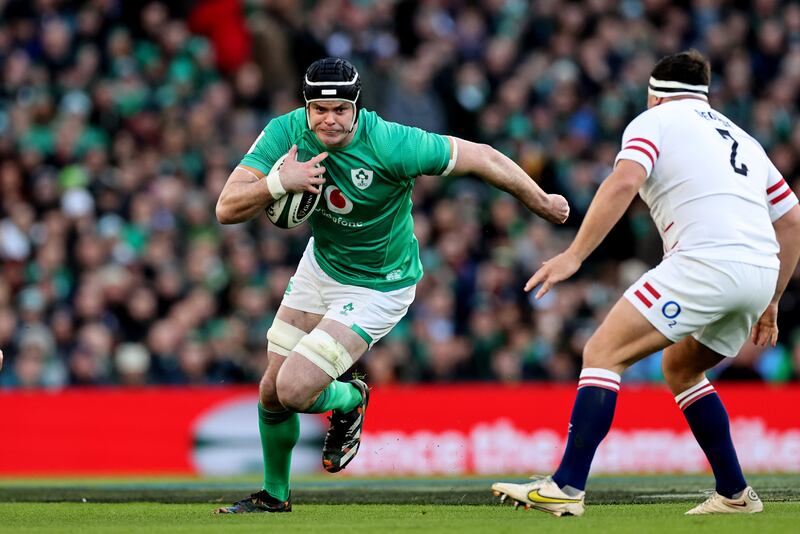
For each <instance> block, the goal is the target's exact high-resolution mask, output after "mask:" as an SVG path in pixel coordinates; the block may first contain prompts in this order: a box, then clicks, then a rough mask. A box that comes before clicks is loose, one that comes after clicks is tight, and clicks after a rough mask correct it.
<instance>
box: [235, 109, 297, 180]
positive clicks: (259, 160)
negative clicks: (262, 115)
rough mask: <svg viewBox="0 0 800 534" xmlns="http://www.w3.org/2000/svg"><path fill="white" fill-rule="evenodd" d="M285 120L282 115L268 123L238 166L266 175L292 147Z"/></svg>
mask: <svg viewBox="0 0 800 534" xmlns="http://www.w3.org/2000/svg"><path fill="white" fill-rule="evenodd" d="M285 119H286V116H285V115H284V116H281V117H276V118H274V119H272V120H271V121H269V123H267V126H266V128H264V130H263V131H262V132H261V134H259V136H258V137H257V138H256V140H255V141H254V142H253V144H252V145H251V146H250V150H248V151H247V154H245V155H244V157H242V160H241V162H240V163H239V164H240V165H246V166H248V167H253V168H254V169H258V170H260V171H261V172H263V173H264V174H268V173H269V171H270V170H271V169H272V166H273V165H274V164H275V162H276V161H278V160H279V159H280V157H281V156H283V155H284V154H286V153H287V152H288V151H289V149H290V148H291V147H292V140H291V137H290V136H289V132H288V130H287V128H286V125H285V124H284V123H285V122H286V120H285Z"/></svg>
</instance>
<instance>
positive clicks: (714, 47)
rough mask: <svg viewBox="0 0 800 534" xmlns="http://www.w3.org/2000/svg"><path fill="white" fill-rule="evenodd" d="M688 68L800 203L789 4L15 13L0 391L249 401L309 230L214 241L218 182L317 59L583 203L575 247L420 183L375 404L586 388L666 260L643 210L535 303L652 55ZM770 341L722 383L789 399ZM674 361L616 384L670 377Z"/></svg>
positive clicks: (51, 2)
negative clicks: (437, 393) (242, 390)
mask: <svg viewBox="0 0 800 534" xmlns="http://www.w3.org/2000/svg"><path fill="white" fill-rule="evenodd" d="M687 47H696V48H697V49H699V50H701V51H702V52H704V53H705V54H707V55H708V56H709V57H710V59H711V62H712V66H713V81H712V89H711V93H712V97H711V100H712V105H713V106H714V107H715V108H717V109H719V110H721V111H722V112H724V113H725V114H726V115H728V116H729V117H730V118H731V119H733V120H734V121H735V122H737V123H738V124H739V125H741V126H742V127H744V128H745V129H746V130H748V131H749V132H751V133H752V134H753V135H754V136H755V137H756V138H757V139H758V140H759V141H760V142H761V143H762V144H763V145H764V147H765V149H766V150H767V151H768V152H769V155H770V156H771V158H772V160H773V161H774V162H775V164H776V165H777V167H778V168H779V169H780V170H781V172H782V173H783V174H784V176H785V177H786V179H787V180H788V181H789V182H790V183H792V184H793V187H794V190H795V191H798V186H800V183H798V180H797V176H798V171H799V170H800V169H799V168H798V167H800V121H798V120H797V118H798V103H800V4H798V3H796V2H778V1H773V0H756V1H754V2H738V1H724V0H695V1H679V2H673V1H668V0H622V1H614V0H587V1H585V2H565V1H556V0H541V1H535V2H530V3H529V2H525V1H522V0H481V1H478V0H474V1H467V0H426V1H416V2H412V1H406V0H399V1H391V0H350V1H344V0H323V1H319V2H311V1H294V0H261V1H257V0H249V1H242V2H237V1H233V0H208V1H194V2H191V1H184V2H163V3H162V2H144V3H140V2H124V3H123V2H122V1H121V0H92V1H86V2H70V1H58V0H25V1H8V0H5V1H4V0H0V80H1V81H2V83H1V84H0V272H2V276H1V277H0V348H2V349H3V350H4V351H5V354H6V360H7V361H6V365H5V367H4V369H3V370H2V372H0V387H3V388H8V387H50V388H57V387H63V386H68V385H106V384H124V385H140V384H220V383H236V382H255V381H257V380H258V378H259V377H260V375H261V372H262V370H263V368H264V366H265V359H266V358H265V333H266V330H267V328H268V327H269V325H270V322H271V320H272V318H273V317H274V314H275V310H276V309H277V307H278V304H279V302H280V299H281V296H282V294H283V291H284V288H285V287H286V284H287V281H288V278H289V276H290V275H291V274H292V273H293V270H294V267H295V265H296V263H297V261H298V259H299V258H300V255H301V253H302V250H303V248H304V246H305V242H306V240H307V238H308V233H307V232H308V229H307V228H305V227H302V226H301V227H299V228H297V229H294V230H292V231H284V230H279V229H278V228H276V227H274V226H272V225H271V223H269V221H268V220H267V218H266V217H259V218H258V219H257V220H253V221H251V222H250V223H248V224H241V225H234V226H225V227H223V226H221V225H220V224H218V223H217V222H216V220H215V217H214V205H215V202H216V199H217V197H218V195H219V192H220V191H221V189H222V186H223V184H224V182H225V179H226V178H227V176H228V174H229V172H230V171H231V170H232V168H233V167H234V166H235V165H236V164H237V163H238V161H239V159H240V157H241V156H242V154H244V153H245V152H247V150H248V148H249V146H250V145H251V144H252V142H253V140H254V139H255V138H256V136H257V135H258V133H259V132H260V130H261V129H262V128H263V127H264V125H265V124H266V123H267V121H269V120H270V119H271V118H272V117H275V116H277V115H280V114H283V113H286V112H288V111H290V110H292V109H294V108H296V107H299V106H301V105H302V100H301V98H300V79H301V76H302V73H303V72H304V70H305V68H306V66H307V65H308V64H309V63H310V62H311V61H313V60H315V59H317V58H319V57H323V56H326V55H335V56H343V57H346V58H349V59H350V60H352V61H353V62H354V63H355V64H356V66H357V67H358V68H359V70H360V72H361V75H362V78H363V81H364V90H363V105H364V106H365V107H367V108H370V109H374V110H376V111H378V112H379V113H380V114H381V115H382V116H383V117H384V118H386V119H388V120H392V121H397V122H401V123H404V124H409V125H414V126H419V127H422V128H426V129H428V130H431V131H435V132H440V133H449V134H454V135H458V136H461V137H464V138H467V139H471V140H476V141H481V142H484V143H488V144H491V145H492V146H494V147H496V148H497V149H499V150H501V151H502V152H504V153H506V154H507V155H509V156H510V157H512V158H513V159H514V160H516V161H517V162H518V163H519V164H520V165H521V166H522V167H523V168H524V169H525V170H526V171H527V172H528V173H529V174H530V175H531V176H533V177H534V178H535V179H536V180H537V181H538V182H539V183H540V184H541V185H542V187H544V188H545V189H546V190H547V191H550V192H557V193H561V194H564V195H565V196H566V197H567V198H568V199H569V201H570V204H571V206H572V215H571V217H570V220H569V221H568V223H567V225H566V226H565V227H560V228H556V227H554V226H552V225H550V224H547V223H545V222H543V221H541V220H538V219H536V218H535V217H533V216H532V215H530V214H528V213H526V210H525V209H524V208H523V207H522V206H521V205H520V204H519V203H518V202H516V201H515V200H514V199H513V198H511V197H509V196H508V195H506V194H503V193H500V192H498V191H496V190H493V189H491V188H490V187H487V186H485V185H484V184H483V183H482V182H480V181H478V180H475V179H471V178H463V179H452V178H450V179H444V178H436V177H421V178H419V179H418V180H417V183H416V187H415V193H414V200H415V225H416V226H415V228H416V234H417V236H418V239H419V242H420V247H421V253H422V258H423V262H424V266H425V271H426V275H425V278H424V279H423V281H422V282H421V284H420V287H419V288H418V291H417V300H416V302H415V303H414V304H413V305H412V307H411V311H410V312H409V314H408V316H407V317H406V318H405V319H404V320H403V321H402V322H401V323H400V324H399V325H398V326H397V327H396V328H395V329H394V331H393V332H392V333H391V334H390V335H389V336H388V337H387V338H386V339H384V340H383V341H382V342H381V343H379V344H378V345H377V346H376V347H375V348H373V349H372V350H371V351H370V352H369V353H368V354H367V355H366V356H365V357H364V358H363V360H362V361H361V362H360V364H359V365H360V367H361V368H362V370H364V371H366V372H367V373H368V380H369V381H370V382H371V383H373V384H384V383H392V382H434V381H435V382H442V381H445V382H446V381H463V380H492V381H503V382H515V381H520V380H550V381H567V382H571V381H573V380H574V379H575V377H576V376H577V373H578V370H579V368H580V354H581V349H582V347H583V345H584V344H585V342H586V340H587V338H588V336H589V335H590V334H591V333H592V332H593V330H594V329H595V328H596V327H597V325H598V324H599V321H600V320H601V319H602V318H603V316H604V315H605V314H606V312H607V311H608V309H609V307H610V306H611V305H612V304H613V303H614V302H615V300H616V299H617V298H618V297H619V296H620V295H621V293H622V291H623V290H624V289H625V287H627V285H628V284H630V283H631V282H632V281H633V280H635V279H636V278H637V277H638V276H639V275H640V274H641V273H642V272H644V271H645V270H646V269H648V268H649V267H651V266H653V265H655V264H656V263H657V262H658V261H659V259H660V257H661V244H660V241H659V238H658V234H657V232H656V231H655V229H654V227H653V226H652V224H651V223H650V220H649V216H648V213H647V209H646V207H645V206H644V205H643V204H642V203H641V202H640V201H638V200H637V201H636V203H635V204H634V205H633V206H632V207H631V209H630V210H629V211H628V213H627V214H626V216H625V218H624V219H623V220H622V221H621V222H620V224H619V225H618V226H617V227H616V228H615V230H614V231H613V233H612V234H611V236H610V237H609V239H608V240H607V241H606V243H605V244H604V245H602V246H601V248H600V249H599V250H598V251H597V252H596V253H595V254H593V255H592V256H591V257H590V259H589V260H588V261H587V262H586V263H585V265H584V267H583V269H582V270H581V272H580V274H579V276H578V277H577V278H575V279H574V280H572V281H570V282H569V283H564V284H561V285H560V286H559V287H558V288H557V290H555V291H553V292H551V294H550V295H548V296H547V297H546V298H545V299H543V300H542V301H540V302H534V301H532V300H531V299H530V298H529V296H528V295H526V294H525V293H524V292H523V291H522V286H523V284H524V282H525V280H527V278H528V277H529V276H530V275H531V274H532V273H533V272H534V271H535V269H536V267H537V266H538V265H540V263H541V262H542V261H543V260H546V259H548V258H550V257H552V256H553V255H555V254H557V253H558V252H560V251H561V250H563V248H565V247H566V245H567V244H568V243H569V241H570V239H571V238H572V236H573V235H574V232H575V229H576V228H577V227H578V225H579V224H580V222H581V220H582V217H583V216H584V214H585V212H586V209H587V207H588V205H589V202H590V200H591V198H592V196H593V194H594V192H595V190H596V188H597V186H598V184H599V183H600V182H601V181H602V180H603V178H604V177H605V176H607V174H608V173H609V171H610V166H611V164H612V162H613V159H614V156H615V154H616V152H617V150H618V149H619V142H620V138H621V134H622V131H623V129H624V127H625V125H626V124H627V122H628V121H629V120H630V119H632V118H633V117H634V116H636V115H637V114H638V113H640V112H641V111H643V110H644V108H645V100H646V93H645V82H646V80H647V78H648V76H649V72H650V69H651V68H652V66H653V64H654V62H655V61H656V60H657V59H658V58H660V57H661V56H663V55H666V54H669V53H673V52H676V51H680V50H682V49H685V48H687ZM798 299H800V280H799V279H798V276H797V275H795V277H794V278H793V279H792V281H791V283H790V286H789V288H788V290H787V292H786V295H785V297H784V298H783V301H782V303H781V316H780V328H781V335H780V343H779V345H778V347H776V348H774V349H772V348H770V349H767V350H762V349H757V348H755V347H753V346H750V345H748V346H746V347H745V348H744V349H743V350H742V353H741V354H740V355H739V357H738V358H736V359H735V360H733V361H732V362H726V363H727V365H725V364H723V365H722V366H721V367H720V368H719V369H717V370H716V375H717V377H718V378H721V379H753V380H767V381H777V382H780V381H788V380H797V379H798V378H800V311H798V306H800V303H799V301H798ZM660 378H661V374H660V369H659V361H658V355H655V356H653V357H651V358H648V359H646V360H645V361H643V362H642V363H640V364H637V365H636V366H634V367H633V368H632V369H630V370H629V371H628V372H627V373H626V378H625V379H626V380H630V381H633V380H644V381H657V380H660Z"/></svg>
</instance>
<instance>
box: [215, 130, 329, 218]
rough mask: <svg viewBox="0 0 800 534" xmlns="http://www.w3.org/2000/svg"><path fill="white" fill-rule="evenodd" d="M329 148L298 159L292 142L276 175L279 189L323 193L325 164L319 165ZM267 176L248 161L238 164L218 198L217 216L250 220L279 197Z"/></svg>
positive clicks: (292, 191)
mask: <svg viewBox="0 0 800 534" xmlns="http://www.w3.org/2000/svg"><path fill="white" fill-rule="evenodd" d="M326 157H328V153H327V152H323V153H321V154H318V155H317V156H314V157H313V158H312V159H310V160H308V161H304V162H303V161H297V146H292V148H291V149H290V150H289V152H288V154H287V156H286V160H285V161H284V163H283V165H282V166H281V168H280V170H279V171H277V172H278V176H276V177H273V179H274V180H278V183H279V187H278V189H279V190H280V189H283V191H284V192H285V193H297V192H300V191H309V192H311V193H316V194H319V192H320V190H319V186H320V185H321V184H323V183H325V179H324V178H322V174H324V173H325V167H323V166H321V165H319V163H320V162H322V161H323V160H324V159H325V158H326ZM266 182H267V177H266V176H265V175H264V173H263V172H261V171H260V170H258V169H255V168H253V167H248V166H245V165H239V166H237V167H236V168H235V169H234V170H233V172H231V174H230V176H228V180H227V182H225V186H224V187H223V188H222V193H220V195H219V200H217V207H216V215H217V220H219V222H220V223H222V224H236V223H240V222H245V221H249V220H250V219H252V218H253V217H255V216H256V215H257V214H259V213H261V212H262V211H263V210H264V208H266V207H267V206H269V205H270V204H271V203H272V202H273V201H274V200H276V199H275V198H274V196H273V194H272V193H271V192H270V191H271V190H272V189H271V187H270V186H269V185H268V184H267V183H266ZM273 187H274V186H273Z"/></svg>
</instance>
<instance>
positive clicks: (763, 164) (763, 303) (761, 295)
mask: <svg viewBox="0 0 800 534" xmlns="http://www.w3.org/2000/svg"><path fill="white" fill-rule="evenodd" d="M709 81H710V67H709V64H708V61H707V60H706V59H705V58H704V57H703V56H702V55H701V54H700V53H699V52H697V51H695V50H690V51H688V52H682V53H679V54H674V55H671V56H667V57H665V58H663V59H661V60H660V61H659V62H658V64H657V65H656V66H655V67H654V69H653V71H652V74H651V78H650V81H649V91H648V99H647V107H648V109H647V111H645V112H643V113H642V114H641V115H639V116H638V117H636V118H635V119H634V120H633V121H632V122H631V123H630V124H629V125H628V127H627V128H626V130H625V132H624V134H623V136H622V150H621V151H620V152H619V154H618V155H617V158H616V163H615V166H614V170H613V172H612V173H611V174H610V175H609V176H608V178H607V179H606V180H605V181H604V183H603V184H602V185H601V186H600V188H599V189H598V191H597V194H596V196H595V198H594V200H593V201H592V204H591V206H590V208H589V211H588V213H587V215H586V218H585V220H584V221H583V224H582V225H581V227H580V229H579V231H578V234H577V236H576V237H575V240H574V241H573V242H572V244H571V245H570V247H569V248H567V250H566V251H564V252H563V253H561V254H559V255H558V256H556V257H555V258H553V259H551V260H549V261H546V262H545V263H544V265H543V266H542V267H541V268H540V269H539V270H538V271H537V272H536V273H535V274H534V275H533V276H532V277H531V279H530V280H529V281H528V283H527V284H526V286H525V289H526V291H530V290H532V289H533V288H535V287H536V286H539V285H541V287H540V289H539V291H538V292H537V294H536V296H537V298H540V297H541V296H542V295H544V294H545V293H547V292H548V291H549V290H550V289H551V288H552V287H553V285H554V284H556V283H558V282H560V281H562V280H566V279H567V278H569V277H570V276H572V275H573V274H574V273H575V272H576V271H577V270H578V269H579V268H580V266H581V263H582V262H583V260H585V259H586V257H587V256H588V255H589V254H590V253H591V252H592V251H593V250H594V249H595V248H596V247H597V245H599V244H600V242H601V241H602V240H603V239H604V238H605V237H606V235H607V234H608V232H609V231H610V230H611V228H612V227H613V226H614V224H616V223H617V221H618V220H619V219H620V217H621V216H622V215H623V213H624V212H625V210H626V209H627V207H628V205H629V204H630V203H631V201H632V200H633V198H634V196H635V195H636V193H637V192H638V193H639V194H640V195H641V197H642V199H643V200H644V201H645V203H647V205H648V206H649V208H650V214H651V216H652V218H653V221H654V222H655V224H656V225H657V227H658V229H659V232H660V234H661V239H662V240H663V244H664V259H663V261H662V262H661V263H660V264H659V265H658V266H657V267H655V268H654V269H652V270H650V271H648V272H647V273H645V274H644V275H643V276H642V277H641V278H640V279H639V280H638V281H637V282H636V283H634V284H633V285H632V286H631V287H630V288H628V290H627V291H626V292H625V295H624V298H622V299H620V300H619V301H618V302H617V303H616V305H615V306H614V307H613V308H612V309H611V311H610V312H609V314H608V316H607V317H606V318H605V320H604V321H603V323H602V324H601V325H600V327H599V328H598V329H597V331H596V332H595V333H594V335H593V336H592V337H591V338H590V339H589V341H588V342H587V344H586V346H585V347H584V350H583V369H582V371H581V374H580V380H579V382H578V393H577V396H576V399H575V404H574V405H573V410H572V416H571V418H570V425H569V434H568V438H567V446H566V450H565V452H564V456H563V458H562V460H561V464H560V465H559V467H558V469H557V470H556V472H555V473H554V474H553V475H552V477H539V478H536V479H535V480H534V481H533V482H531V483H528V484H510V483H496V484H494V485H493V486H492V489H493V490H494V492H495V494H498V495H501V497H502V498H503V499H504V500H506V499H510V500H512V501H514V502H516V503H519V504H524V505H527V506H530V507H533V508H535V509H539V510H542V511H546V512H550V513H552V514H554V515H558V516H561V515H582V514H583V512H584V488H585V485H586V479H587V477H588V473H589V468H590V466H591V462H592V458H593V457H594V453H595V450H596V449H597V446H598V445H599V444H600V442H601V441H602V440H603V438H604V437H605V436H606V434H607V433H608V430H609V428H610V426H611V421H612V419H613V416H614V408H615V404H616V398H617V392H618V390H619V386H620V374H621V373H622V372H623V371H624V370H625V369H626V368H627V367H628V366H630V365H631V364H633V363H634V362H636V361H638V360H640V359H641V358H644V357H645V356H647V355H650V354H653V353H654V352H657V351H659V350H662V349H663V351H664V352H663V363H662V369H663V373H664V378H665V379H666V382H667V384H668V386H669V388H670V389H671V390H672V393H673V394H674V395H675V401H676V402H677V404H678V406H679V407H680V408H681V410H683V414H684V416H685V418H686V420H687V422H688V424H689V426H690V428H691V430H692V432H693V434H694V436H695V438H696V439H697V442H698V443H699V445H700V447H701V448H702V449H703V451H704V452H705V455H706V457H707V458H708V461H709V463H710V464H711V468H712V471H713V473H714V477H715V479H716V491H715V492H714V494H713V495H712V496H711V497H710V498H708V499H707V500H706V501H705V502H703V503H701V504H700V505H698V506H696V507H695V508H692V509H691V510H689V511H688V512H686V513H687V514H691V515H694V514H712V513H742V512H743V513H755V512H760V511H761V510H762V509H763V504H762V502H761V500H760V499H759V498H758V495H757V494H756V493H755V491H753V489H752V488H751V487H750V486H749V485H748V484H747V482H746V481H745V479H744V476H743V475H742V470H741V467H740V466H739V461H738V458H737V456H736V451H735V450H734V447H733V443H732V441H731V434H730V428H729V422H728V415H727V413H726V411H725V408H724V406H723V404H722V401H721V400H720V398H719V396H718V395H717V394H716V392H715V390H714V387H713V386H712V385H711V384H710V383H709V381H708V380H707V379H706V377H705V372H706V371H707V370H708V369H710V368H711V367H713V366H715V365H716V364H718V363H719V362H721V361H723V360H724V359H725V358H733V357H735V356H736V354H737V353H738V352H739V350H740V349H741V347H742V345H743V344H744V343H745V342H746V341H747V338H748V337H749V336H751V337H752V340H753V342H755V343H756V344H758V345H764V344H766V343H769V344H771V345H773V346H774V345H775V343H776V340H777V336H778V327H777V315H778V301H779V300H780V298H781V295H782V294H783V291H784V289H785V288H786V284H787V282H788V280H789V278H790V276H791V274H792V272H793V271H794V270H795V267H796V265H797V260H798V256H799V255H800V207H798V205H797V203H798V201H797V197H796V196H795V193H794V192H793V191H792V190H791V188H790V187H789V185H788V184H787V183H786V181H785V180H784V178H783V177H782V176H781V174H780V172H779V171H778V170H777V169H776V168H775V166H774V165H773V164H772V163H771V162H770V160H769V158H768V157H767V155H766V153H765V152H764V150H763V148H762V147H761V146H760V145H759V143H758V142H757V141H756V140H755V139H753V138H752V137H751V136H750V135H748V134H747V133H746V132H745V131H743V130H742V129H741V128H739V127H738V126H736V125H735V124H733V123H732V122H731V121H730V120H729V119H727V118H726V117H725V116H724V115H722V114H721V113H719V112H718V111H716V110H714V109H712V108H711V107H710V106H709V103H708V85H709Z"/></svg>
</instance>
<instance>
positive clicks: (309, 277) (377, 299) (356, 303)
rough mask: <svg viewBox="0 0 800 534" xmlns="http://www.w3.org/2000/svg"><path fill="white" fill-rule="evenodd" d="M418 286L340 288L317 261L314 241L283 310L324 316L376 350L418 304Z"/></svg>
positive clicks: (292, 280)
mask: <svg viewBox="0 0 800 534" xmlns="http://www.w3.org/2000/svg"><path fill="white" fill-rule="evenodd" d="M416 288H417V286H415V285H413V286H409V287H404V288H401V289H396V290H394V291H387V292H383V291H377V290H375V289H367V288H365V287H358V286H350V285H345V284H340V283H339V282H337V281H336V280H334V279H333V278H331V277H330V276H328V275H327V274H326V273H325V272H324V271H323V270H322V268H321V267H320V266H319V263H317V260H316V258H315V257H314V238H313V237H312V238H311V239H310V240H309V242H308V245H307V246H306V250H305V252H303V257H302V258H301V259H300V263H299V264H298V265H297V271H296V272H295V273H294V276H292V277H291V278H290V279H289V285H288V286H287V287H286V293H284V295H283V300H282V301H281V305H282V306H286V307H288V308H292V309H295V310H300V311H304V312H308V313H316V314H319V315H324V316H325V318H326V319H331V320H333V321H337V322H339V323H342V324H344V325H345V326H349V327H350V329H352V330H353V331H354V332H355V333H357V334H358V335H360V336H361V338H362V339H363V340H364V341H366V342H367V344H368V345H369V346H370V347H372V345H374V344H375V343H376V342H377V341H378V340H379V339H381V338H382V337H383V336H385V335H386V334H388V333H389V331H390V330H391V329H392V328H394V326H395V325H396V324H397V323H399V322H400V319H402V318H403V317H404V316H405V314H406V312H408V307H409V306H410V305H411V303H412V302H414V296H415V294H416Z"/></svg>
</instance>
